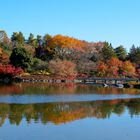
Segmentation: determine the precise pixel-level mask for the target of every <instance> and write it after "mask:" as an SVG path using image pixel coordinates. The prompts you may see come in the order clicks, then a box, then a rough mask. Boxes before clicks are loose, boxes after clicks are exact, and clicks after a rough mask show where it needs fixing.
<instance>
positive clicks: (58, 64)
mask: <svg viewBox="0 0 140 140" xmlns="http://www.w3.org/2000/svg"><path fill="white" fill-rule="evenodd" d="M75 68H76V65H75V64H74V63H72V62H71V61H67V60H63V61H62V60H51V61H50V62H49V70H50V72H51V74H52V75H53V76H55V77H56V78H59V79H74V78H75V77H76V75H77V72H76V70H75Z"/></svg>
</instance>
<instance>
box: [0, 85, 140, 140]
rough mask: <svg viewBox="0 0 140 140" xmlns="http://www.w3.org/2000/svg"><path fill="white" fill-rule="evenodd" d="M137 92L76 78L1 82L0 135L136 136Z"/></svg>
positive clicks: (56, 139)
mask: <svg viewBox="0 0 140 140" xmlns="http://www.w3.org/2000/svg"><path fill="white" fill-rule="evenodd" d="M139 93H140V90H136V89H118V88H101V87H95V86H92V85H80V84H27V83H22V84H15V85H10V86H0V140H46V139H48V140H118V139H120V140H121V139H123V140H137V139H139V138H140V133H139V130H140V125H139V122H140V94H139ZM134 98H135V99H134ZM60 99H61V100H60ZM90 99H92V100H90ZM49 101H51V102H49Z"/></svg>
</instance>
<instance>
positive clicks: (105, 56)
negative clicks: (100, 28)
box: [101, 42, 116, 61]
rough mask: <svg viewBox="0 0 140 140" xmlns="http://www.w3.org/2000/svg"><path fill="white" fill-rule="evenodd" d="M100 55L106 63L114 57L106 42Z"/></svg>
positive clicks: (110, 46)
mask: <svg viewBox="0 0 140 140" xmlns="http://www.w3.org/2000/svg"><path fill="white" fill-rule="evenodd" d="M101 55H102V57H103V60H104V61H107V60H109V59H111V58H112V57H114V56H116V55H115V51H114V49H113V47H112V45H111V44H109V43H108V42H105V44H104V47H103V49H102V51H101Z"/></svg>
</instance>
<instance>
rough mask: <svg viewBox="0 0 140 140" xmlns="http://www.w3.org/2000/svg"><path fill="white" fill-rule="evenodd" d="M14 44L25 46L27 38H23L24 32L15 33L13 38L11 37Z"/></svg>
mask: <svg viewBox="0 0 140 140" xmlns="http://www.w3.org/2000/svg"><path fill="white" fill-rule="evenodd" d="M11 40H12V42H14V45H17V44H20V45H24V44H25V37H24V36H23V33H22V32H19V33H18V32H14V33H13V35H12V37H11Z"/></svg>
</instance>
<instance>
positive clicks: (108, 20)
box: [0, 0, 140, 49]
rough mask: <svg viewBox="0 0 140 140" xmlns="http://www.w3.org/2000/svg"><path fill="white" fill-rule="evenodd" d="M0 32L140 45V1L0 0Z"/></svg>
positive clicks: (126, 45)
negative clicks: (49, 35) (71, 37)
mask: <svg viewBox="0 0 140 140" xmlns="http://www.w3.org/2000/svg"><path fill="white" fill-rule="evenodd" d="M0 29H4V30H6V32H7V33H8V35H9V36H11V34H12V33H13V32H15V31H22V32H23V33H24V35H25V36H26V37H28V35H29V33H30V32H32V33H33V34H35V35H37V34H41V35H44V34H46V33H49V34H51V35H55V34H64V35H68V36H73V37H76V38H78V39H82V40H87V41H94V42H96V41H109V42H111V43H112V44H113V46H114V47H116V46H118V45H120V44H122V45H124V46H125V47H126V48H127V49H128V48H130V47H131V46H132V44H136V45H140V0H0Z"/></svg>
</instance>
